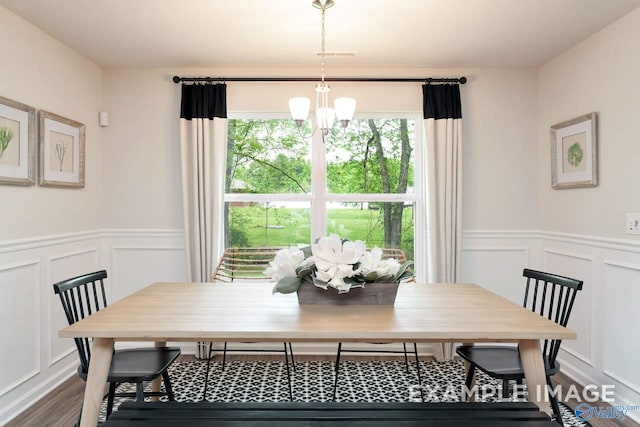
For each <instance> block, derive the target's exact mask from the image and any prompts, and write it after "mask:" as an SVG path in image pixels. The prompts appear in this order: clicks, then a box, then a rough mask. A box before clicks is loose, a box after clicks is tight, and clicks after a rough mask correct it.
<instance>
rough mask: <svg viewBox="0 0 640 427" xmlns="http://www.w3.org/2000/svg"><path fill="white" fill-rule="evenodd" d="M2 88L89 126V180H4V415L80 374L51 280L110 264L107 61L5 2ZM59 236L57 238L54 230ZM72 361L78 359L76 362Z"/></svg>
mask: <svg viewBox="0 0 640 427" xmlns="http://www.w3.org/2000/svg"><path fill="white" fill-rule="evenodd" d="M0 39H1V40H3V42H2V43H0V63H1V64H2V65H1V66H0V95H1V96H4V97H7V98H10V99H14V100H16V101H19V102H22V103H25V104H28V105H31V106H33V107H35V108H36V109H37V110H40V109H42V110H47V111H50V112H53V113H56V114H59V115H61V116H64V117H68V118H71V119H73V120H76V121H79V122H81V123H84V124H85V125H86V175H85V181H86V188H84V189H82V190H78V189H61V188H45V187H39V186H37V185H36V186H31V187H23V186H9V185H0V424H3V421H4V420H5V419H6V418H7V417H9V416H11V415H12V414H13V415H15V413H16V411H18V410H21V409H22V408H24V407H25V406H26V405H28V404H30V403H31V402H33V401H34V400H36V398H37V397H38V396H40V395H42V394H43V393H46V392H47V391H48V390H49V389H50V388H51V387H53V386H54V385H55V384H57V383H59V382H60V381H63V380H64V379H66V378H67V377H68V376H69V375H71V372H72V370H73V369H74V366H73V365H75V364H76V363H77V362H76V360H74V358H75V357H76V356H75V355H73V354H70V350H71V349H72V347H73V342H70V340H60V339H58V338H57V332H58V330H59V329H60V327H61V326H62V325H64V317H63V315H62V310H61V308H60V303H59V301H56V300H55V299H54V296H53V292H52V288H51V284H52V283H54V282H55V281H57V280H61V279H63V278H65V277H69V276H71V275H75V274H80V273H81V272H84V271H87V270H88V269H96V268H98V266H100V265H101V259H100V258H101V253H102V241H101V239H100V238H99V237H98V236H97V234H96V230H97V229H99V228H100V226H101V213H100V211H101V205H102V203H101V195H102V193H103V185H102V167H103V163H102V159H101V157H102V154H101V153H102V133H101V129H100V128H99V126H98V124H97V117H98V111H100V109H101V107H102V70H101V68H100V67H98V66H96V65H95V64H93V63H91V62H90V61H88V60H87V59H85V58H83V57H82V56H80V55H78V54H77V53H76V52H74V51H72V50H71V49H69V48H68V47H66V46H64V45H62V44H60V43H59V42H57V41H56V40H53V39H52V38H50V37H49V36H48V35H46V34H44V33H43V32H41V31H40V30H38V29H36V28H34V27H33V26H31V25H30V24H28V23H26V22H24V21H23V20H22V19H21V18H19V17H17V16H16V15H14V14H13V13H11V12H8V11H7V10H6V9H4V8H3V7H0ZM54 235H55V236H57V237H52V236H54ZM72 363H73V364H72Z"/></svg>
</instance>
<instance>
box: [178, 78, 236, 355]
mask: <svg viewBox="0 0 640 427" xmlns="http://www.w3.org/2000/svg"><path fill="white" fill-rule="evenodd" d="M226 149H227V119H226V87H225V86H224V85H183V86H182V105H181V112H180V158H181V166H182V168H181V169H182V202H183V216H184V237H185V249H186V255H187V272H188V280H189V281H190V282H207V281H209V280H210V277H211V274H212V271H213V268H214V267H215V266H216V264H217V262H218V259H219V258H220V255H221V254H222V250H223V246H224V218H223V215H224V183H225V171H226ZM197 348H198V351H197V354H196V357H200V358H202V357H206V356H207V355H208V353H207V352H208V343H206V344H205V343H198V346H197Z"/></svg>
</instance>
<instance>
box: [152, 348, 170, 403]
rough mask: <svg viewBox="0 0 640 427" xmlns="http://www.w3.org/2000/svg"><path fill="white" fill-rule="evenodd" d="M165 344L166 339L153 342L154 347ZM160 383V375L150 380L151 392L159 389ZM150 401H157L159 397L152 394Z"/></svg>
mask: <svg viewBox="0 0 640 427" xmlns="http://www.w3.org/2000/svg"><path fill="white" fill-rule="evenodd" d="M166 345H167V342H166V341H156V343H155V347H156V348H157V347H165V346H166ZM161 384H162V377H158V378H156V379H155V380H153V381H152V382H151V391H153V392H158V391H160V386H161ZM151 401H152V402H159V401H160V397H158V396H154V397H152V398H151Z"/></svg>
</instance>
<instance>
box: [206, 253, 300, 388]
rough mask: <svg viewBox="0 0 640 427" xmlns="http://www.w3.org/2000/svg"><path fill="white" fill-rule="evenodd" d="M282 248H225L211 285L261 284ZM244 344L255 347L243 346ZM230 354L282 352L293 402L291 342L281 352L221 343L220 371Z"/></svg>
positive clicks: (210, 357) (209, 352)
mask: <svg viewBox="0 0 640 427" xmlns="http://www.w3.org/2000/svg"><path fill="white" fill-rule="evenodd" d="M280 249H282V248H278V247H257V248H250V247H246V248H238V247H231V248H227V249H225V251H224V253H223V254H222V256H221V257H220V261H218V265H217V266H216V268H215V270H214V272H213V274H212V275H211V282H218V283H234V284H242V283H261V282H264V283H265V284H266V282H267V281H268V280H269V277H267V276H266V275H265V274H264V270H265V269H266V268H267V267H269V262H270V261H273V258H274V256H275V255H276V252H277V251H278V250H280ZM213 344H214V343H213V342H209V351H208V357H207V368H206V370H205V379H204V390H203V392H202V400H206V398H207V390H208V388H209V372H210V371H211V359H212V355H213V350H214V347H213ZM244 344H254V343H253V342H251V343H244ZM232 352H240V353H247V352H256V353H272V352H277V353H280V352H282V353H283V355H284V361H285V367H286V369H287V384H288V386H289V399H290V400H293V386H292V384H291V371H295V369H296V368H295V366H296V364H295V361H294V359H293V348H292V346H291V343H290V342H285V343H283V346H282V350H277V349H274V348H248V347H244V348H237V347H231V346H229V343H228V342H226V341H225V342H224V347H223V349H222V370H224V369H225V367H226V363H227V353H232Z"/></svg>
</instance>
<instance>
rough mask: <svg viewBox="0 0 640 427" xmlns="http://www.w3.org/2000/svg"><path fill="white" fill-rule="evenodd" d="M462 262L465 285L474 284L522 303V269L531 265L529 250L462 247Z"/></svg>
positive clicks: (525, 248)
mask: <svg viewBox="0 0 640 427" xmlns="http://www.w3.org/2000/svg"><path fill="white" fill-rule="evenodd" d="M461 263H462V266H463V269H462V272H461V281H462V282H464V283H475V284H477V285H479V286H482V287H483V288H486V289H489V290H490V291H492V292H495V293H496V294H498V295H501V296H503V297H505V298H507V299H509V300H511V301H513V302H515V303H516V304H522V298H523V295H524V281H523V280H524V279H523V277H522V270H523V268H525V267H528V266H529V248H528V247H475V248H464V247H463V249H462V259H461Z"/></svg>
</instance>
